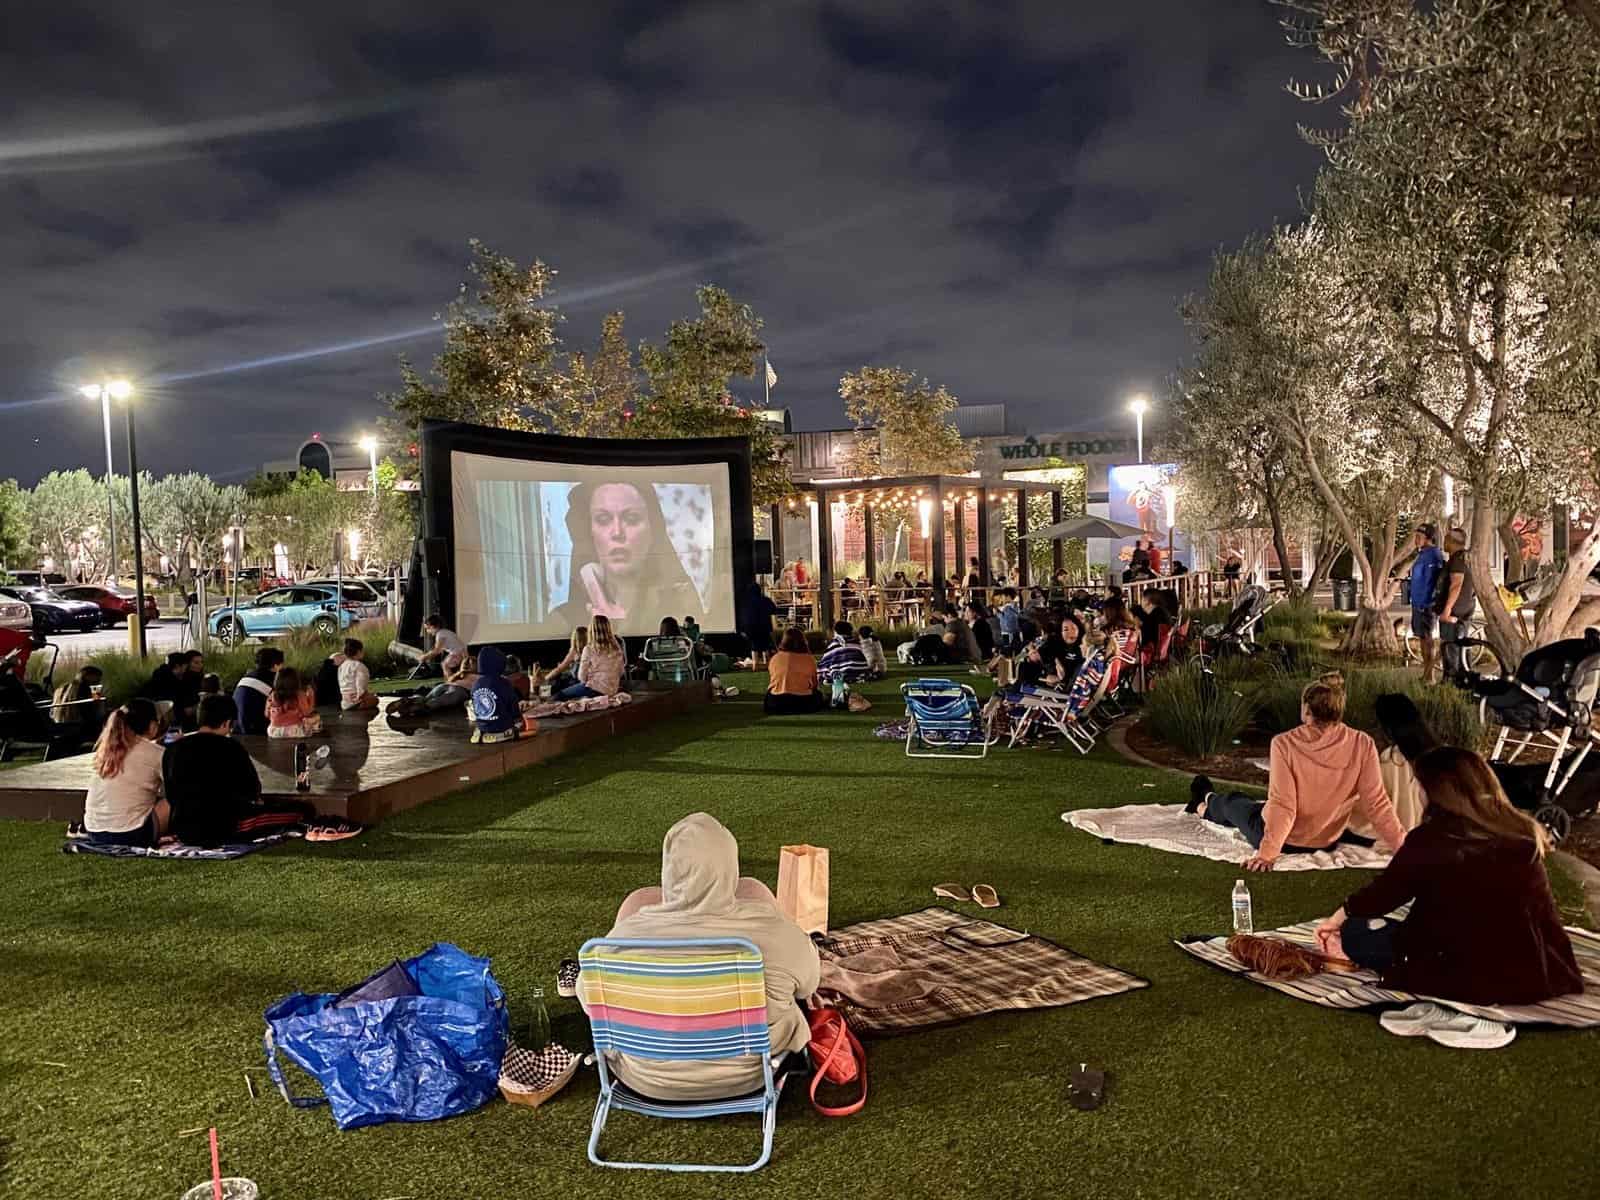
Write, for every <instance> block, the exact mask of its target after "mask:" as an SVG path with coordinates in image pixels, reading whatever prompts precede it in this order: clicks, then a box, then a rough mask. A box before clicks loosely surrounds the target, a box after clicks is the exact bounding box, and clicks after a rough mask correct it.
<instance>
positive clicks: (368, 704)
mask: <svg viewBox="0 0 1600 1200" xmlns="http://www.w3.org/2000/svg"><path fill="white" fill-rule="evenodd" d="M366 657H367V648H366V646H365V645H363V644H362V642H361V639H360V638H345V640H344V662H342V663H340V664H339V707H340V708H341V709H342V710H343V711H345V712H376V711H377V708H378V697H377V696H376V695H374V694H373V691H372V671H371V670H370V669H369V668H368V667H367V664H366Z"/></svg>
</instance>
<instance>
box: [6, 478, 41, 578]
mask: <svg viewBox="0 0 1600 1200" xmlns="http://www.w3.org/2000/svg"><path fill="white" fill-rule="evenodd" d="M32 558H33V543H32V528H31V526H30V525H29V523H28V495H27V493H26V492H24V491H23V490H22V489H21V488H19V487H18V486H17V481H16V480H15V479H6V480H0V571H3V570H4V569H5V568H7V567H18V568H21V569H24V570H26V569H27V568H29V567H32V566H33V562H32Z"/></svg>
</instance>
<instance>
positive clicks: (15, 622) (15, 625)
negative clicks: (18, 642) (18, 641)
mask: <svg viewBox="0 0 1600 1200" xmlns="http://www.w3.org/2000/svg"><path fill="white" fill-rule="evenodd" d="M0 629H14V630H16V631H18V632H19V633H23V632H28V631H31V630H32V629H33V610H32V609H31V608H29V607H28V606H27V605H26V604H25V603H23V602H22V601H21V600H13V599H11V598H10V597H9V596H4V597H0Z"/></svg>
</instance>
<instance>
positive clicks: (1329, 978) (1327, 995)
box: [1177, 921, 1600, 1029]
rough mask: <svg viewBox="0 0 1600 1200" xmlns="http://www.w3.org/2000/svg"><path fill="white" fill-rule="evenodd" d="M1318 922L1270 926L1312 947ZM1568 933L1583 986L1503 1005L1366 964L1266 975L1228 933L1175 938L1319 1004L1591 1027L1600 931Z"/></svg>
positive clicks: (1211, 959)
mask: <svg viewBox="0 0 1600 1200" xmlns="http://www.w3.org/2000/svg"><path fill="white" fill-rule="evenodd" d="M1316 928H1317V923H1316V922H1315V921H1302V922H1301V923H1300V924H1298V925H1288V926H1285V927H1284V928H1282V929H1273V930H1270V931H1269V936H1271V937H1280V938H1283V939H1284V940H1286V941H1290V942H1298V943H1299V944H1300V945H1303V946H1310V947H1313V948H1315V946H1316V943H1317V936H1316ZM1567 936H1568V937H1570V938H1571V939H1572V951H1573V954H1574V955H1575V956H1576V957H1577V960H1578V970H1580V971H1581V972H1583V986H1584V991H1582V992H1579V993H1576V994H1574V995H1571V996H1557V997H1556V998H1555V999H1554V1000H1546V1001H1545V1002H1544V1003H1543V1004H1519V1005H1507V1006H1505V1007H1499V1006H1495V1005H1483V1004H1462V1003H1459V1002H1457V1001H1455V1000H1441V999H1440V998H1439V997H1437V996H1414V995H1412V994H1411V993H1410V992H1396V991H1391V990H1390V989H1388V988H1386V987H1383V986H1382V985H1381V984H1379V982H1378V977H1377V975H1375V974H1374V973H1373V972H1371V971H1367V970H1357V971H1352V972H1348V973H1335V972H1331V971H1323V972H1319V973H1318V974H1316V975H1310V976H1307V977H1306V978H1304V979H1294V980H1288V981H1283V980H1274V979H1267V978H1265V977H1264V976H1262V975H1258V974H1257V973H1256V972H1254V971H1250V970H1247V969H1246V968H1245V966H1244V964H1243V963H1241V962H1240V961H1239V960H1238V959H1236V958H1234V957H1233V955H1231V954H1229V953H1228V939H1227V938H1225V937H1214V938H1201V939H1198V940H1196V941H1190V942H1178V943H1177V946H1178V948H1179V949H1180V950H1183V951H1185V952H1186V953H1189V954H1192V955H1194V956H1195V957H1196V958H1198V959H1199V960H1200V961H1201V962H1206V963H1210V964H1211V965H1212V966H1213V967H1220V968H1221V969H1222V970H1224V971H1231V972H1233V973H1234V974H1235V975H1243V976H1244V977H1245V978H1246V979H1250V980H1253V981H1254V982H1256V983H1260V984H1264V985H1266V986H1267V987H1269V988H1272V989H1273V990H1274V991H1279V992H1282V993H1283V994H1284V995H1286V996H1293V997H1294V998H1295V999H1296V1000H1305V1001H1308V1002H1309V1003H1311V1004H1320V1005H1322V1007H1324V1008H1371V1007H1374V1006H1379V1005H1382V1006H1388V1005H1399V1004H1413V1003H1415V1002H1416V1001H1418V1000H1432V1001H1433V1002H1434V1003H1435V1004H1443V1005H1445V1006H1446V1007H1448V1008H1454V1009H1459V1010H1460V1011H1461V1012H1464V1013H1470V1014H1471V1015H1472V1016H1475V1017H1482V1018H1483V1019H1484V1020H1487V1021H1503V1022H1506V1023H1507V1024H1527V1025H1565V1026H1567V1027H1569V1028H1573V1029H1589V1028H1594V1027H1596V1026H1600V934H1593V933H1590V932H1589V931H1588V930H1587V929H1575V928H1573V927H1571V926H1568V927H1567Z"/></svg>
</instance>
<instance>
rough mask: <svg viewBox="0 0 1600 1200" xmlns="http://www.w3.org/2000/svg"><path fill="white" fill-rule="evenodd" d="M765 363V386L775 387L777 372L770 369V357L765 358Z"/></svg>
mask: <svg viewBox="0 0 1600 1200" xmlns="http://www.w3.org/2000/svg"><path fill="white" fill-rule="evenodd" d="M766 364H767V387H768V388H769V389H771V388H775V387H777V386H778V373H777V372H776V371H774V370H773V369H772V360H771V359H770V358H769V359H767V360H766Z"/></svg>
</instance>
